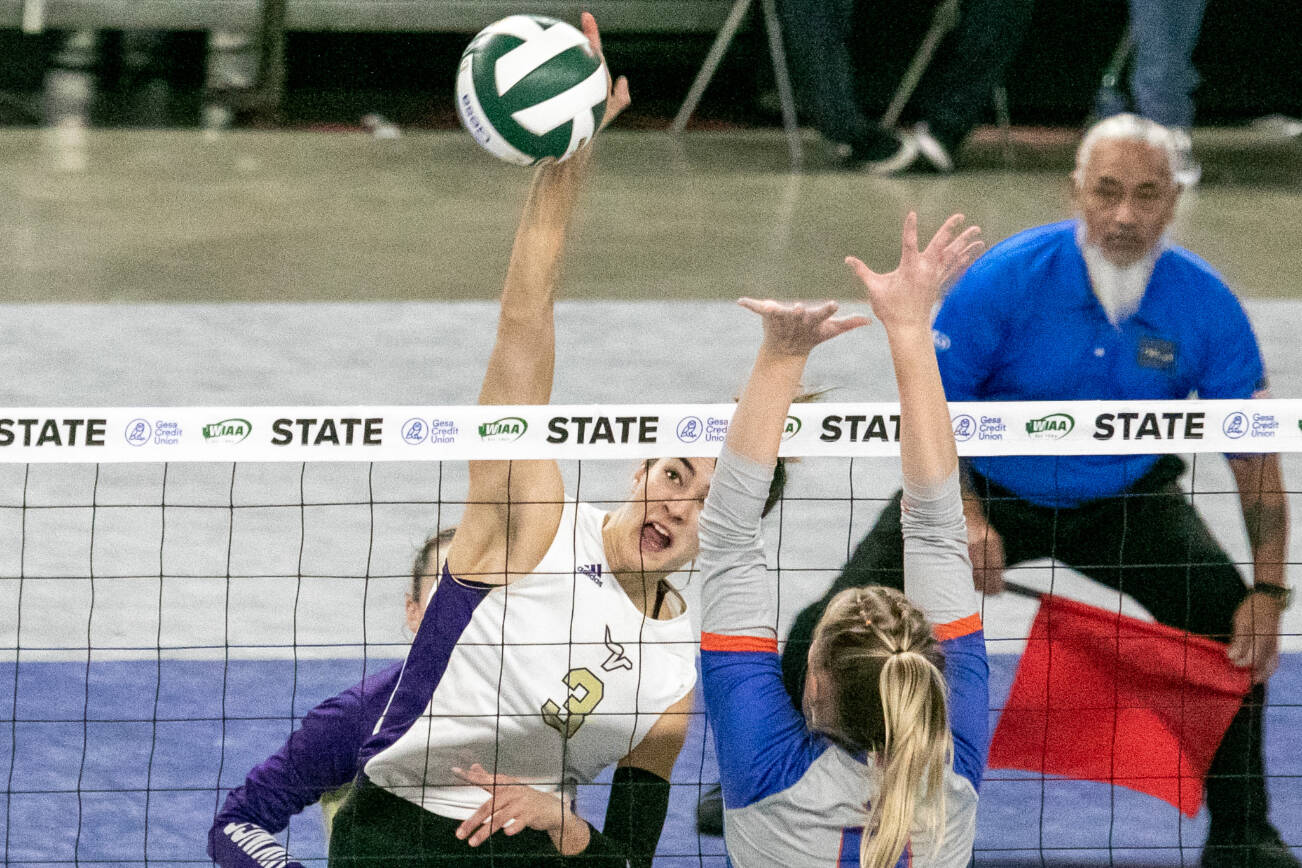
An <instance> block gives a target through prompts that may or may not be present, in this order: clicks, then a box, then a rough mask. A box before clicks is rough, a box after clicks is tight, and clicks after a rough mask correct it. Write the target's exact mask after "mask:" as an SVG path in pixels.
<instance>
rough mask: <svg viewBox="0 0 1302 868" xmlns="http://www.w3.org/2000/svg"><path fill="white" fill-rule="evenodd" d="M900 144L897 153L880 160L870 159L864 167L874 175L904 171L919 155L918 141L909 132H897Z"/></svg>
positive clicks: (894, 173)
mask: <svg viewBox="0 0 1302 868" xmlns="http://www.w3.org/2000/svg"><path fill="white" fill-rule="evenodd" d="M896 135H897V136H898V137H899V140H900V146H899V148H897V149H896V151H895V153H893V154H891V155H890V156H888V157H884V158H882V159H880V160H869V161H867V162H865V163H864V164H863V165H862V167H861V168H862V169H863V170H864V171H865V172H868V173H869V174H872V175H896V174H899V173H900V172H903V171H904V170H905V169H907V168H909V166H912V165H913V161H914V160H915V159H917V156H918V143H917V142H916V141H915V140H914V138H913V136H912V135H910V134H909V133H897V134H896Z"/></svg>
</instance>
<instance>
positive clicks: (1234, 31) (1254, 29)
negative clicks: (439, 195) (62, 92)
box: [0, 0, 1302, 126]
mask: <svg viewBox="0 0 1302 868" xmlns="http://www.w3.org/2000/svg"><path fill="white" fill-rule="evenodd" d="M862 5H863V7H864V8H863V11H862V14H861V16H860V22H859V27H858V34H859V35H858V37H857V40H856V44H855V52H856V54H857V56H858V59H859V61H860V64H861V66H862V68H863V70H864V76H863V91H864V92H863V98H864V101H865V103H866V104H867V105H868V106H869V107H870V109H871V110H873V111H879V110H881V109H883V108H884V107H885V105H886V103H887V101H888V100H889V97H890V94H891V92H892V91H893V89H894V86H895V82H896V81H897V80H898V78H899V76H900V74H901V73H902V71H903V69H904V67H905V66H906V65H907V63H908V61H909V58H910V57H911V55H912V53H913V51H914V49H915V47H916V46H917V44H918V42H919V40H920V38H921V36H922V33H923V32H924V31H925V29H926V26H927V24H928V23H929V17H930V13H931V10H932V8H933V7H934V3H933V2H928V0H893V2H872V0H866V2H864V3H863V4H862ZM1125 19H1126V5H1125V2H1124V0H1038V2H1037V3H1036V7H1035V12H1034V16H1033V20H1032V24H1031V28H1030V34H1029V36H1028V38H1027V40H1026V42H1025V43H1024V44H1023V46H1022V48H1021V50H1020V51H1019V53H1018V56H1017V58H1016V60H1015V61H1014V63H1013V67H1012V72H1011V75H1010V76H1009V81H1008V92H1009V101H1010V105H1011V110H1012V115H1013V120H1014V121H1015V122H1017V123H1022V124H1054V125H1073V124H1078V123H1081V122H1082V121H1083V120H1084V118H1085V116H1086V115H1087V113H1088V112H1089V110H1090V106H1091V99H1092V96H1093V92H1094V90H1095V88H1096V87H1097V84H1098V80H1099V76H1100V73H1101V71H1102V69H1103V67H1104V66H1105V65H1106V63H1107V60H1108V58H1109V57H1110V56H1111V54H1112V51H1113V49H1114V47H1115V46H1116V43H1117V40H1118V39H1119V37H1120V35H1121V33H1122V30H1123V28H1124V26H1125ZM58 38H59V37H58V34H46V35H43V36H40V37H24V36H23V35H21V34H19V33H17V32H13V31H0V122H8V123H23V122H33V121H35V120H36V119H37V118H38V117H39V98H38V93H39V88H40V82H41V78H42V75H43V70H44V68H45V65H46V62H47V60H48V58H49V56H50V54H51V53H52V51H53V48H54V47H55V46H56V45H57V44H58ZM467 40H468V35H466V34H326V33H296V34H291V35H290V37H289V39H288V45H287V55H288V70H289V80H288V89H287V94H286V100H285V105H284V116H285V120H286V122H288V123H291V124H302V125H311V124H351V123H356V122H357V120H358V118H360V116H361V115H363V114H365V113H367V112H379V113H381V114H384V115H386V116H387V117H389V118H391V119H392V120H395V121H397V122H399V123H402V124H408V125H434V126H437V125H444V124H448V123H454V122H455V121H454V120H453V117H454V115H453V111H452V100H451V89H452V87H451V86H452V77H453V70H454V69H455V66H456V61H457V58H458V56H459V54H460V52H461V49H462V48H463V47H464V45H465V43H466V42H467ZM710 42H711V36H710V35H708V34H701V35H691V36H673V37H664V36H659V37H657V36H651V35H647V34H630V33H611V34H607V36H606V44H607V53H608V55H609V58H610V61H611V65H612V67H613V68H615V69H616V70H617V71H620V72H623V73H626V74H627V75H629V77H630V79H631V80H632V82H633V89H634V97H635V110H634V111H632V112H630V114H629V118H628V120H627V121H626V122H628V123H633V124H636V123H645V124H648V125H656V124H662V123H663V122H664V119H665V118H666V117H668V116H671V115H672V114H673V113H674V111H675V110H676V108H677V105H678V103H679V101H680V100H681V99H682V97H683V95H684V94H685V93H686V91H687V87H688V84H689V83H690V81H691V79H692V77H693V76H694V75H695V73H696V70H697V68H698V67H699V65H700V63H701V60H702V59H703V58H704V55H705V52H706V50H707V49H708V48H709V45H710ZM102 43H103V47H104V50H103V51H102V52H101V59H100V61H99V63H98V66H97V69H96V75H97V78H98V80H99V83H100V88H101V96H100V97H99V98H98V100H97V102H96V105H95V109H94V114H95V119H96V120H97V121H98V122H100V123H108V124H113V123H124V122H127V120H128V116H127V114H128V113H127V108H126V106H127V105H128V104H129V102H130V96H131V93H130V92H131V91H132V89H133V88H134V87H135V86H136V85H138V82H137V81H129V80H127V78H126V77H125V76H124V75H123V74H122V69H121V66H120V63H119V62H118V60H117V54H116V51H115V49H116V47H117V45H118V44H119V43H120V34H114V33H106V34H104V35H103V40H102ZM165 44H166V51H165V53H164V55H163V56H162V57H161V58H160V60H159V63H158V66H157V68H156V69H155V70H153V71H152V72H151V73H150V74H151V75H156V76H159V77H162V78H164V79H166V80H167V81H168V83H169V84H170V85H171V97H170V101H169V106H168V114H169V119H170V121H171V122H172V123H177V124H186V123H194V122H196V120H197V118H198V110H199V104H200V101H201V88H202V81H203V71H204V36H203V35H202V34H198V33H178V34H171V35H169V36H168V37H167V39H166V42H165ZM942 50H943V49H942ZM1195 62H1196V64H1197V66H1198V68H1199V70H1200V72H1201V73H1202V78H1203V83H1202V86H1201V89H1200V90H1199V91H1198V94H1197V103H1198V121H1199V123H1201V124H1227V123H1236V122H1242V121H1245V120H1248V119H1251V118H1254V117H1258V116H1261V115H1265V114H1270V113H1274V112H1282V113H1285V114H1291V115H1302V2H1299V0H1212V2H1211V4H1210V6H1209V8H1208V12H1207V17H1206V20H1205V22H1204V26H1203V33H1202V38H1201V40H1200V42H1199V45H1198V49H1197V51H1196V53H1195ZM771 82H772V73H771V71H770V69H769V64H768V57H767V53H766V47H765V43H764V42H763V39H762V33H761V32H760V31H759V29H758V28H757V26H756V22H755V21H754V20H752V21H750V22H748V23H747V25H746V27H745V29H744V30H743V31H742V33H741V34H740V35H739V37H738V39H737V41H736V42H735V43H734V45H733V48H732V50H731V51H730V52H729V54H728V56H727V57H726V58H725V62H724V64H723V66H722V68H721V70H720V72H719V75H718V76H717V77H716V79H715V82H714V84H713V85H712V86H711V88H710V90H709V91H708V92H707V94H706V98H705V100H704V102H703V103H702V105H701V108H700V110H699V112H698V118H699V119H700V122H702V123H706V124H710V123H716V124H719V123H737V124H747V125H750V124H769V123H775V122H776V121H777V118H776V115H775V114H774V109H773V107H772V100H771V99H765V98H764V93H765V91H766V90H769V89H771V86H772V85H771Z"/></svg>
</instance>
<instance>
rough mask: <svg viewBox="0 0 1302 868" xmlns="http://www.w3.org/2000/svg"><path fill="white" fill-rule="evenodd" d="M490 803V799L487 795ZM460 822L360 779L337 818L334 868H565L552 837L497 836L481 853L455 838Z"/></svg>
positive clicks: (531, 834) (529, 834)
mask: <svg viewBox="0 0 1302 868" xmlns="http://www.w3.org/2000/svg"><path fill="white" fill-rule="evenodd" d="M485 798H487V795H485ZM460 825H461V821H460V820H453V819H450V818H448V817H440V816H439V815H437V814H432V813H430V812H429V811H427V810H425V809H424V808H422V807H420V806H419V805H414V804H412V803H411V802H409V801H407V800H406V799H404V798H401V797H399V796H395V795H394V794H393V793H391V792H389V791H388V790H385V789H383V788H382V787H378V786H376V785H375V784H373V783H371V782H370V781H368V780H366V779H364V778H363V779H362V781H361V782H359V783H358V785H357V786H356V787H354V788H353V791H352V793H351V794H350V795H349V796H348V800H347V801H345V802H344V804H343V807H341V808H340V809H339V813H338V814H337V815H336V816H335V821H334V825H333V827H332V828H331V832H330V866H331V868H336V866H338V868H453V866H456V868H461V866H467V868H490V866H491V868H526V866H533V865H537V866H544V868H551V866H562V865H565V864H567V863H569V862H577V861H579V860H578V859H575V860H566V859H564V858H562V857H561V855H560V854H559V853H557V852H556V848H555V846H553V844H552V839H551V836H550V835H548V834H547V833H546V832H542V831H539V830H537V829H525V830H524V831H522V832H520V833H518V834H516V835H509V836H508V835H504V834H502V833H501V832H498V833H496V834H494V835H493V836H491V837H490V838H489V839H488V840H487V841H485V842H484V843H482V844H480V845H479V846H478V847H471V846H470V845H469V844H467V843H466V842H465V841H462V840H460V839H458V838H457V836H456V831H457V827H458V826H460Z"/></svg>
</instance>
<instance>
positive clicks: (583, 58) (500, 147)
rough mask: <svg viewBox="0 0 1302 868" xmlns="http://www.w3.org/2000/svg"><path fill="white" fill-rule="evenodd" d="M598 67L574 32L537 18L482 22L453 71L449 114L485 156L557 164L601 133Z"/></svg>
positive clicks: (602, 83)
mask: <svg viewBox="0 0 1302 868" xmlns="http://www.w3.org/2000/svg"><path fill="white" fill-rule="evenodd" d="M606 79H607V75H606V65H605V64H604V63H602V62H601V60H600V59H598V58H597V56H596V54H595V53H594V52H593V50H592V46H591V44H589V42H588V39H587V37H586V36H584V35H583V33H582V32H581V31H580V30H578V29H577V28H576V27H573V26H571V25H569V24H566V23H565V22H563V21H557V20H555V19H553V18H546V17H544V16H542V15H512V16H510V17H509V18H503V19H502V20H501V21H498V22H497V23H495V24H490V25H489V26H488V27H485V28H484V29H483V30H481V31H480V32H479V35H478V36H476V37H475V38H474V40H473V41H472V42H471V43H470V45H469V46H467V48H466V50H465V53H463V54H462V55H461V66H460V68H459V69H458V70H457V114H458V115H459V116H460V117H461V123H462V124H463V125H464V126H465V128H466V129H467V130H469V131H470V134H471V135H472V136H474V137H475V141H477V142H479V144H480V145H481V146H483V148H484V149H485V150H487V151H488V152H489V153H491V154H492V155H493V156H495V157H498V158H500V159H503V160H506V161H508V162H511V163H517V164H519V165H522V166H530V165H533V164H534V163H536V162H538V161H539V160H542V159H544V158H546V157H554V158H556V160H558V161H560V160H564V159H565V158H566V157H568V156H570V154H573V153H574V152H575V151H577V150H578V149H579V148H580V147H582V146H583V144H584V142H587V141H590V140H591V139H592V137H593V136H595V135H596V134H597V130H599V129H600V128H601V119H602V118H603V117H604V116H605V112H606Z"/></svg>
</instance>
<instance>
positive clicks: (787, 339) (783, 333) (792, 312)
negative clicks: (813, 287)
mask: <svg viewBox="0 0 1302 868" xmlns="http://www.w3.org/2000/svg"><path fill="white" fill-rule="evenodd" d="M737 304H739V305H741V306H742V307H744V308H746V309H747V310H750V311H754V312H755V313H757V314H759V315H760V316H761V317H763V318H764V344H763V350H764V351H765V352H769V353H773V354H775V355H781V356H805V355H808V354H809V351H810V350H812V349H813V348H814V347H816V346H818V345H819V344H821V343H822V342H823V341H826V340H830V339H831V338H834V337H836V336H837V335H840V334H844V333H846V332H848V331H850V330H851V329H857V328H859V327H860V326H864V325H867V324H868V323H869V322H871V320H869V319H868V317H866V316H862V315H856V316H833V314H835V313H836V312H837V310H838V308H839V307H840V306H839V305H838V304H837V303H836V302H834V301H824V302H820V303H817V304H805V303H804V302H799V301H797V302H781V301H774V300H773V299H765V300H762V301H761V300H759V299H754V298H739V299H737Z"/></svg>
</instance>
